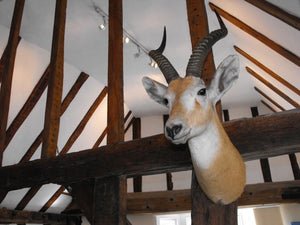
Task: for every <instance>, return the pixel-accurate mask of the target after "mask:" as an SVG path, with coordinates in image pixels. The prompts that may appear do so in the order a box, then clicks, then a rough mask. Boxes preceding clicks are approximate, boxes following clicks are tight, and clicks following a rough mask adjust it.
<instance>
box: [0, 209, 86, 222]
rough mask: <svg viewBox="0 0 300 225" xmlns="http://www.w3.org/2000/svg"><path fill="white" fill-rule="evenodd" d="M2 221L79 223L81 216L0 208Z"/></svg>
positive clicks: (0, 219) (0, 220)
mask: <svg viewBox="0 0 300 225" xmlns="http://www.w3.org/2000/svg"><path fill="white" fill-rule="evenodd" d="M0 223H17V224H20V223H29V224H30V223H35V224H54V225H79V224H81V218H80V217H79V216H70V215H63V214H54V213H41V212H30V211H19V210H8V209H6V208H1V209H0Z"/></svg>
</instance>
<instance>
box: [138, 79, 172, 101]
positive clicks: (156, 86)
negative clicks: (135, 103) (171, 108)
mask: <svg viewBox="0 0 300 225" xmlns="http://www.w3.org/2000/svg"><path fill="white" fill-rule="evenodd" d="M142 82H143V85H144V88H145V89H146V91H147V93H148V95H149V96H150V98H152V99H153V100H154V101H156V102H158V103H159V104H162V105H164V106H167V102H166V100H165V98H164V95H165V93H166V91H167V89H168V88H167V87H166V86H165V85H163V84H161V83H159V82H157V81H155V80H152V79H150V78H149V77H143V80H142Z"/></svg>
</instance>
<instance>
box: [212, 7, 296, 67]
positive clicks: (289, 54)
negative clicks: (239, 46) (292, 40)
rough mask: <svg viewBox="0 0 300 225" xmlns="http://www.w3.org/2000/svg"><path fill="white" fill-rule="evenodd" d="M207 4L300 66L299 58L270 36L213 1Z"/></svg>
mask: <svg viewBox="0 0 300 225" xmlns="http://www.w3.org/2000/svg"><path fill="white" fill-rule="evenodd" d="M209 6H210V8H211V9H213V10H214V9H215V10H217V11H218V13H219V14H220V15H221V16H223V17H224V18H225V19H227V20H228V21H229V22H231V23H232V24H234V25H236V26H237V27H239V28H240V29H242V30H243V31H245V32H246V33H248V34H249V35H251V36H253V37H254V38H256V39H257V40H259V41H261V42H262V43H263V44H265V45H266V46H268V47H269V48H271V49H273V50H274V51H276V52H277V53H278V54H280V55H281V56H283V57H284V58H286V59H287V60H289V61H291V62H292V63H294V64H296V65H297V66H300V58H299V57H298V56H297V55H295V54H294V53H293V52H291V51H289V50H287V49H285V48H284V47H282V46H281V45H279V44H277V43H276V42H274V41H273V40H271V39H270V38H268V37H266V36H264V35H263V34H261V33H259V32H258V31H256V30H254V29H253V28H251V27H250V26H248V25H247V24H245V23H243V22H242V21H240V20H239V19H237V18H235V17H234V16H232V15H230V14H229V13H227V12H226V11H224V10H222V9H221V8H219V7H218V6H216V5H214V4H213V3H209Z"/></svg>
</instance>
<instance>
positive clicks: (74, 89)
mask: <svg viewBox="0 0 300 225" xmlns="http://www.w3.org/2000/svg"><path fill="white" fill-rule="evenodd" d="M88 77H89V76H88V75H87V74H86V73H80V75H79V76H78V78H77V80H76V81H75V83H74V84H73V86H72V88H71V89H70V91H69V92H68V94H67V95H66V97H65V98H64V100H63V102H62V104H61V115H63V113H64V112H65V111H66V109H67V108H68V106H69V105H70V103H71V102H72V100H73V99H74V97H75V96H76V94H77V93H78V91H79V90H80V88H81V86H82V85H83V84H84V82H85V81H86V80H87V79H88ZM42 133H43V131H41V133H40V134H39V135H38V137H37V138H36V139H35V141H34V142H33V144H32V145H31V147H30V148H29V150H28V151H27V152H26V153H25V155H24V156H23V158H22V159H21V161H20V163H24V162H27V161H29V160H30V158H31V157H32V155H33V154H34V152H35V151H36V150H37V148H38V146H39V145H40V144H41V143H42ZM6 194H7V192H1V193H0V203H1V202H2V201H3V199H4V198H5V196H6Z"/></svg>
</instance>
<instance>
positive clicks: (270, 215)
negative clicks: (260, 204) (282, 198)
mask: <svg viewBox="0 0 300 225" xmlns="http://www.w3.org/2000/svg"><path fill="white" fill-rule="evenodd" d="M254 215H255V220H256V225H271V224H272V225H283V223H282V218H281V214H280V207H279V206H275V207H266V208H256V209H254Z"/></svg>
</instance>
